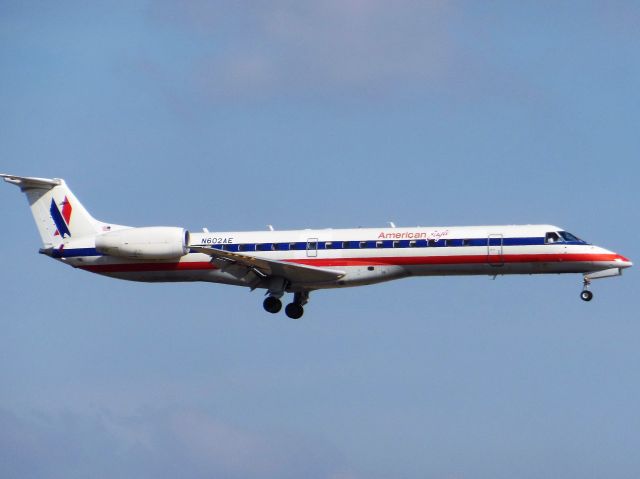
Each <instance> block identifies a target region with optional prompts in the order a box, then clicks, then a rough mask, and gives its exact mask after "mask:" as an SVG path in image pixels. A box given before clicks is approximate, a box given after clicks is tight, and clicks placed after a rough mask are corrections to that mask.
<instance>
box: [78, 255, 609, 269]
mask: <svg viewBox="0 0 640 479" xmlns="http://www.w3.org/2000/svg"><path fill="white" fill-rule="evenodd" d="M620 258H621V256H620V255H617V254H506V255H501V256H500V255H491V258H490V259H491V261H490V262H491V263H492V264H495V263H502V262H504V263H521V264H522V263H584V262H610V261H615V260H616V259H620ZM280 261H286V262H289V263H296V264H304V265H309V266H319V267H324V266H334V267H336V266H338V267H339V266H420V265H460V264H487V263H489V257H488V256H487V255H486V254H482V255H459V256H389V257H384V256H383V257H376V258H304V259H284V260H280ZM78 267H79V268H81V269H84V270H86V271H91V272H92V273H129V272H131V273H134V272H145V271H149V272H151V271H201V270H214V269H217V267H216V266H215V265H213V264H212V263H210V262H208V261H183V262H179V263H118V264H96V265H83V266H78Z"/></svg>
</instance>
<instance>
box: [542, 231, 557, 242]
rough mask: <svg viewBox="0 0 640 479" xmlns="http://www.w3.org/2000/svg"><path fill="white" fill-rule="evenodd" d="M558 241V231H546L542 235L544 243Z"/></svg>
mask: <svg viewBox="0 0 640 479" xmlns="http://www.w3.org/2000/svg"><path fill="white" fill-rule="evenodd" d="M559 241H560V236H558V233H553V232H551V233H547V234H546V235H545V237H544V242H545V243H546V244H553V243H557V242H559Z"/></svg>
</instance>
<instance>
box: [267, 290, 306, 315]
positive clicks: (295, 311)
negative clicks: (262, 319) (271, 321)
mask: <svg viewBox="0 0 640 479" xmlns="http://www.w3.org/2000/svg"><path fill="white" fill-rule="evenodd" d="M308 302H309V293H308V292H307V291H304V292H301V293H295V294H294V295H293V302H291V303H289V304H287V306H286V308H284V312H285V314H286V315H287V316H289V317H290V318H291V319H300V318H301V317H302V315H303V314H304V308H303V306H304V305H305V304H307V303H308ZM262 306H263V307H264V309H265V311H267V312H268V313H272V314H275V313H278V312H280V310H281V309H282V301H280V298H278V297H276V296H275V295H273V294H271V295H270V296H267V297H266V298H265V300H264V302H263V303H262Z"/></svg>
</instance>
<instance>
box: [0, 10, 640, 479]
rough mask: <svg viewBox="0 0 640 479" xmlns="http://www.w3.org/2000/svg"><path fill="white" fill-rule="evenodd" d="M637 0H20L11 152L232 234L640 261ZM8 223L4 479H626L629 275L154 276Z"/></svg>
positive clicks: (633, 418) (11, 63)
mask: <svg viewBox="0 0 640 479" xmlns="http://www.w3.org/2000/svg"><path fill="white" fill-rule="evenodd" d="M639 21H640V9H638V6H637V4H636V3H635V2H563V3H562V4H561V5H558V3H557V2H524V3H523V2H490V3H489V2H394V3H393V5H391V4H390V3H388V2H379V1H369V2H367V1H355V0H353V1H327V2H321V3H302V2H287V1H282V2H281V1H275V2H191V1H189V2H174V1H158V2H142V1H127V2H107V3H100V4H98V3H97V2H90V4H87V3H86V2H56V3H55V4H53V3H50V2H12V1H2V2H0V68H1V70H0V71H1V72H2V75H0V112H1V113H0V170H2V171H3V172H8V173H13V174H20V175H33V176H43V177H62V178H65V179H66V180H67V182H68V183H69V184H70V186H71V187H72V188H73V190H74V192H75V193H76V195H77V196H78V197H79V198H80V199H81V200H82V201H83V203H84V204H85V206H86V207H87V208H88V209H89V210H90V211H91V212H92V213H93V214H94V216H96V217H97V218H100V219H104V220H106V221H112V222H117V223H121V224H129V225H139V226H143V225H176V226H184V227H186V228H189V229H193V230H196V229H199V228H201V227H203V226H206V227H208V228H209V229H211V230H243V229H263V228H265V225H267V224H273V225H275V227H276V228H279V229H285V228H305V227H354V226H375V225H383V224H385V223H386V222H387V221H389V220H393V221H395V222H396V223H397V224H398V225H416V224H421V225H434V226H442V225H463V224H500V223H505V224H514V223H552V224H557V225H560V226H562V227H564V228H566V229H567V230H569V231H571V232H573V233H575V234H577V235H578V236H581V237H583V238H585V239H587V240H588V241H591V242H593V243H596V244H599V245H602V246H604V247H607V248H610V249H612V250H614V251H617V252H620V253H622V254H624V255H626V256H628V257H630V258H631V259H632V260H636V262H637V261H638V258H640V254H639V253H640V252H639V248H638V241H637V238H638V226H637V224H638V222H637V219H636V216H637V215H636V214H635V211H634V209H635V207H636V205H637V204H638V199H639V198H638V192H637V187H638V181H637V179H638V173H639V168H638V153H639V151H640V139H639V135H638V131H639V126H640V124H639V123H640V120H639V116H638V111H640V100H639V99H640V96H638V92H637V85H638V84H640V64H639V62H638V55H637V52H638V50H639V47H640V41H639V40H640V35H639V33H638V30H637V25H638V22H639ZM0 191H1V192H0V195H1V198H2V205H3V206H2V214H3V221H4V231H5V234H4V252H5V253H4V255H3V261H2V263H3V268H2V272H1V273H0V284H1V286H2V293H1V294H0V298H2V303H3V306H2V309H3V312H2V315H1V323H0V324H1V327H2V335H0V364H1V366H0V475H1V476H2V477H7V478H13V477H16V478H18V477H20V478H31V477H33V478H36V477H37V478H62V477H64V478H69V477H72V478H73V477H88V476H90V477H98V478H99V477H105V478H106V477H116V476H117V477H137V478H147V477H149V478H151V477H153V478H164V477H167V478H169V477H177V476H180V477H186V478H194V479H196V478H204V477H228V478H257V477H260V478H289V477H290V478H293V477H309V478H326V479H356V478H365V477H366V478H390V477H403V478H424V477H428V478H446V479H452V478H492V479H494V478H511V477H520V478H539V477H575V478H578V477H580V478H584V477H594V478H595V477H618V478H632V477H633V478H635V477H637V475H638V471H639V470H640V459H638V455H637V450H638V447H640V433H639V432H638V431H640V413H639V412H638V407H637V405H638V399H639V397H640V385H639V384H638V371H639V367H640V353H639V352H638V350H639V348H638V343H639V339H640V338H639V336H640V325H639V323H638V314H637V304H636V301H635V299H636V298H635V294H636V292H637V290H638V287H639V284H638V280H637V274H636V272H635V271H634V270H633V269H632V270H630V271H627V273H626V274H625V275H624V277H622V278H615V279H610V280H602V281H599V282H596V283H594V286H593V290H594V292H595V299H594V301H592V302H591V303H589V304H586V303H583V302H582V301H580V300H579V298H578V293H579V291H580V288H581V278H580V277H579V276H572V275H568V276H550V277H507V278H498V279H496V280H495V281H491V280H489V279H487V278H422V279H411V280H403V281H398V282H393V283H389V284H383V285H378V286H372V287H369V288H356V289H348V290H341V291H333V292H322V291H321V292H316V293H315V294H313V295H312V301H311V303H310V304H309V307H308V308H306V313H305V317H304V319H303V320H302V321H298V322H294V321H291V320H287V319H285V317H284V316H282V317H280V316H279V317H272V316H270V315H267V314H266V313H264V312H263V311H262V309H261V306H260V303H261V301H262V296H261V294H260V293H259V292H254V293H248V292H247V291H246V290H243V289H240V288H231V287H226V286H221V285H210V284H177V285H166V284H165V285H147V284H136V283H127V282H119V281H115V280H110V279H107V278H102V277H99V276H92V275H89V274H88V273H84V272H79V271H74V270H72V269H70V268H65V267H64V266H63V265H61V264H58V263H56V262H54V261H51V260H49V259H48V258H45V257H43V256H40V255H38V254H37V249H38V247H39V241H38V237H37V233H36V230H35V228H34V226H33V222H32V219H31V217H30V214H29V212H28V208H27V205H26V201H25V200H24V198H22V197H20V195H19V194H18V192H17V190H16V189H15V188H13V187H10V186H8V185H7V186H3V187H2V188H1V189H0Z"/></svg>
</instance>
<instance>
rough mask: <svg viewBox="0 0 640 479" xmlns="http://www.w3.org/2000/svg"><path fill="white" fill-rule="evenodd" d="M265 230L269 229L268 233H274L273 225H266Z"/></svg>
mask: <svg viewBox="0 0 640 479" xmlns="http://www.w3.org/2000/svg"><path fill="white" fill-rule="evenodd" d="M267 228H269V231H275V230H274V228H273V225H267Z"/></svg>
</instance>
